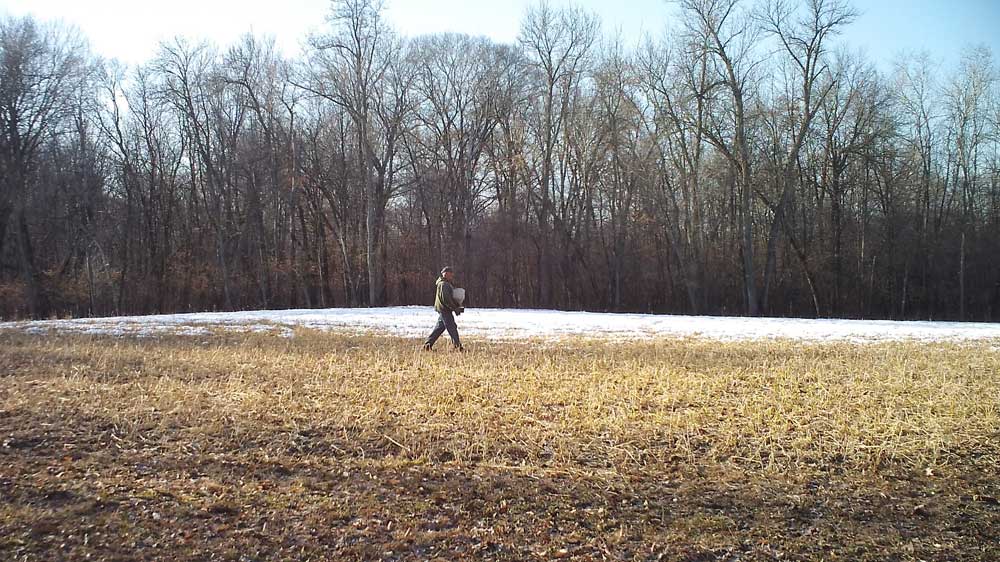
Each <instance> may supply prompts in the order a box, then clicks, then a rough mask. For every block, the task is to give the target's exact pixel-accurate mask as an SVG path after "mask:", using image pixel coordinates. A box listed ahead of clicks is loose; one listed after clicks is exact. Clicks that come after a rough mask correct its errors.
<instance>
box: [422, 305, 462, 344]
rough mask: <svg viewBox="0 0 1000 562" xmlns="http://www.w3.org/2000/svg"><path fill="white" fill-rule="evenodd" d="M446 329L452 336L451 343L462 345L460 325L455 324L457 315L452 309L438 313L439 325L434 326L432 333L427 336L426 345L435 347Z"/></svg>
mask: <svg viewBox="0 0 1000 562" xmlns="http://www.w3.org/2000/svg"><path fill="white" fill-rule="evenodd" d="M445 330H448V335H449V336H451V343H453V344H455V347H461V346H462V342H461V341H459V339H458V325H457V324H455V315H454V314H452V312H451V311H450V310H445V311H444V312H441V313H440V314H439V315H438V323H437V326H435V327H434V331H433V332H431V335H430V336H427V341H425V342H424V345H426V346H428V347H433V346H434V342H436V341H437V339H438V338H439V337H441V334H443V333H444V331H445Z"/></svg>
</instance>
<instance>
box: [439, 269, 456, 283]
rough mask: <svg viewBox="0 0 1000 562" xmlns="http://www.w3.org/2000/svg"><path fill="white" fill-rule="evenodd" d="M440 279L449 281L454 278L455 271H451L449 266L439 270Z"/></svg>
mask: <svg viewBox="0 0 1000 562" xmlns="http://www.w3.org/2000/svg"><path fill="white" fill-rule="evenodd" d="M441 277H442V278H443V279H444V280H445V281H451V280H452V279H454V278H455V270H453V269H452V268H451V266H445V267H444V268H443V269H441Z"/></svg>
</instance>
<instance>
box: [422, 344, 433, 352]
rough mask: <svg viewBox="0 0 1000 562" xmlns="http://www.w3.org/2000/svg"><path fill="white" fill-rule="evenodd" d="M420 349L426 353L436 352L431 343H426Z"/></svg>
mask: <svg viewBox="0 0 1000 562" xmlns="http://www.w3.org/2000/svg"><path fill="white" fill-rule="evenodd" d="M420 349H422V350H424V351H434V347H433V346H431V344H429V343H425V344H424V345H423V346H421V348H420Z"/></svg>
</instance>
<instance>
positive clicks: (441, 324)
mask: <svg viewBox="0 0 1000 562" xmlns="http://www.w3.org/2000/svg"><path fill="white" fill-rule="evenodd" d="M452 322H454V320H452ZM447 328H448V326H447V324H446V323H445V320H444V313H443V312H442V313H441V314H439V315H438V323H437V326H435V327H434V331H433V332H431V335H429V336H427V341H425V342H424V348H425V349H430V348H432V347H434V342H436V341H437V340H438V338H439V337H441V334H443V333H444V331H445V330H446V329H447Z"/></svg>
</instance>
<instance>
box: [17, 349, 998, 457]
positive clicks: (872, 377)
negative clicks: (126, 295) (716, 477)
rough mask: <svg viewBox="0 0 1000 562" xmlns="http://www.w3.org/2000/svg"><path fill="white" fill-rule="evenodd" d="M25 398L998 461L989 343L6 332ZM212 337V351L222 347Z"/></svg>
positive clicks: (183, 428) (589, 445)
mask: <svg viewBox="0 0 1000 562" xmlns="http://www.w3.org/2000/svg"><path fill="white" fill-rule="evenodd" d="M4 338H5V339H6V340H7V341H6V342H4V347H5V348H6V349H7V351H6V352H4V353H2V355H0V362H2V363H0V371H6V372H8V373H16V374H18V375H20V376H19V377H18V379H19V380H23V379H32V378H34V379H37V380H38V381H43V382H36V383H31V382H30V381H29V382H28V383H24V384H16V385H14V386H13V387H12V388H8V389H7V391H6V393H5V394H6V396H5V401H6V403H7V407H8V408H15V409H24V410H31V409H34V408H51V407H53V405H55V406H56V407H58V408H59V409H60V410H65V411H72V412H74V413H75V415H82V416H86V417H96V418H101V419H105V420H108V421H109V422H111V423H113V424H114V425H115V426H116V427H117V428H120V429H121V430H122V431H124V432H128V433H132V432H138V433H141V432H142V431H144V430H149V429H151V428H154V427H159V428H174V429H176V430H177V436H178V437H179V438H180V436H181V435H183V438H180V441H183V440H184V439H187V440H190V441H192V442H196V441H198V440H199V439H201V438H202V437H203V436H211V437H212V440H213V441H215V442H217V441H218V439H219V438H225V437H229V438H233V439H251V440H254V439H256V440H264V441H267V440H274V439H293V440H294V439H296V435H301V434H302V433H304V432H305V433H309V432H313V433H315V434H318V435H320V434H321V435H324V436H326V437H327V438H329V439H331V441H330V445H331V446H336V447H340V448H342V449H343V450H344V451H345V452H347V453H351V454H360V455H363V454H364V452H365V451H364V448H365V447H366V446H370V445H372V444H375V445H379V446H382V447H385V446H388V447H389V448H390V449H392V448H395V449H396V450H397V451H396V452H397V453H398V454H399V455H402V456H404V457H406V458H411V459H438V458H451V459H455V460H458V461H473V462H489V463H497V464H529V465H544V466H555V467H558V466H566V467H590V468H594V469H602V470H611V471H617V470H621V469H625V470H628V469H630V468H635V467H642V466H647V465H650V464H658V463H665V462H670V461H671V460H672V459H673V460H676V459H678V458H681V459H692V458H694V457H695V456H708V457H710V458H712V459H716V460H726V459H729V460H731V461H735V462H739V463H745V464H748V465H752V466H753V467H757V468H767V467H770V468H777V469H784V468H787V467H789V466H801V465H813V466H815V465H827V464H830V463H835V464H842V465H845V466H847V467H849V468H852V469H862V470H871V469H877V468H879V467H881V466H884V465H887V464H902V465H905V466H909V467H921V468H926V467H931V468H933V467H936V466H939V465H942V464H947V463H948V462H949V461H950V460H951V459H953V458H955V456H956V455H961V454H963V452H966V451H970V450H983V449H987V452H988V453H990V454H994V453H995V451H993V450H992V449H993V447H995V445H996V442H997V441H996V438H997V431H998V430H997V428H998V427H1000V353H997V352H996V351H993V350H991V348H990V346H989V345H986V344H981V345H947V344H930V345H928V344H917V343H893V344H877V345H860V346H859V345H852V344H826V345H801V344H791V343H787V342H764V343H761V342H756V343H725V344H723V343H716V342H705V341H663V342H655V343H630V344H604V343H595V342H574V341H567V342H563V343H560V344H553V343H541V342H538V343H503V344H493V343H486V342H479V343H475V344H474V349H475V351H474V352H473V353H471V354H466V355H459V354H455V353H450V352H446V351H438V352H435V353H431V354H425V353H420V352H417V351H415V348H416V346H415V344H414V342H411V341H405V340H399V339H390V338H372V337H360V338H359V337H344V336H330V335H323V334H317V333H311V332H304V331H303V332H299V333H298V334H297V336H296V337H295V338H292V339H289V340H283V339H279V338H274V337H268V336H253V335H250V336H220V337H219V338H211V339H208V340H204V339H198V338H175V339H164V340H153V341H149V340H113V339H111V340H109V339H102V338H96V339H92V338H87V337H79V336H76V337H66V338H55V339H42V338H33V337H19V336H4ZM203 342H204V343H203Z"/></svg>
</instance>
